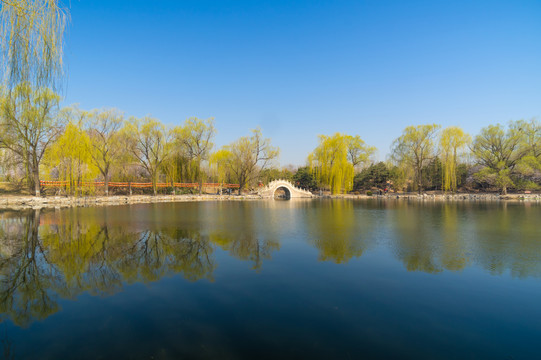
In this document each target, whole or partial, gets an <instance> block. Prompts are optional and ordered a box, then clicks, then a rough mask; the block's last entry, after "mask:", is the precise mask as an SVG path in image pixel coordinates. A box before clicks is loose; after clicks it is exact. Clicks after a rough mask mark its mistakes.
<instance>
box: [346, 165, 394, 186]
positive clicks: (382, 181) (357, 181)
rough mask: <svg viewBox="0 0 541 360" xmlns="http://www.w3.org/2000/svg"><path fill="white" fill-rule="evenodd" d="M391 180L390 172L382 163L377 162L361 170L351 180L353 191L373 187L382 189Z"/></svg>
mask: <svg viewBox="0 0 541 360" xmlns="http://www.w3.org/2000/svg"><path fill="white" fill-rule="evenodd" d="M390 179H391V172H390V170H389V169H388V167H387V165H386V164H385V163H384V162H381V161H380V162H378V163H376V164H372V165H370V166H369V167H367V168H365V169H363V170H362V171H361V172H360V173H359V174H357V175H355V178H354V179H353V183H354V185H353V189H354V190H364V189H371V188H373V187H377V188H381V189H384V188H386V187H387V186H388V185H387V182H388V181H389V180H390Z"/></svg>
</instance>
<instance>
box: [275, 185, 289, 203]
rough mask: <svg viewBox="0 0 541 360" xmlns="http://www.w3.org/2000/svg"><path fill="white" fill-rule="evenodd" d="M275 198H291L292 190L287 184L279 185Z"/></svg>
mask: <svg viewBox="0 0 541 360" xmlns="http://www.w3.org/2000/svg"><path fill="white" fill-rule="evenodd" d="M274 198H275V199H279V200H289V199H291V191H290V190H289V189H288V188H287V187H285V186H279V187H277V188H276V190H274Z"/></svg>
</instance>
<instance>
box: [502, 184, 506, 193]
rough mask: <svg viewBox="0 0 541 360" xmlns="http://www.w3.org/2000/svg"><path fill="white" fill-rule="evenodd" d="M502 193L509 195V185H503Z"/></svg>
mask: <svg viewBox="0 0 541 360" xmlns="http://www.w3.org/2000/svg"><path fill="white" fill-rule="evenodd" d="M502 195H507V185H504V186H503V187H502Z"/></svg>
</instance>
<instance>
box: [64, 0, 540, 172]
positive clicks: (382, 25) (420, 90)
mask: <svg viewBox="0 0 541 360" xmlns="http://www.w3.org/2000/svg"><path fill="white" fill-rule="evenodd" d="M70 11H71V25H70V28H69V33H68V35H67V41H66V45H67V48H66V62H67V65H68V68H67V70H68V75H69V77H68V80H67V86H66V87H65V90H64V95H65V103H66V104H71V103H78V104H80V106H81V108H83V109H93V108H102V107H116V108H119V109H121V110H123V111H124V112H125V113H126V114H127V115H134V116H144V115H152V116H154V117H156V118H158V119H160V120H161V121H162V122H164V123H165V124H167V125H171V126H172V125H179V124H181V123H183V122H184V120H185V119H186V118H187V117H191V116H197V117H199V118H207V117H214V118H215V121H216V126H217V128H218V134H217V137H216V144H217V145H220V146H221V145H224V144H227V143H229V142H231V141H233V140H235V139H236V138H238V137H239V136H242V135H248V134H249V132H250V129H252V128H255V127H257V126H260V127H261V129H262V131H263V134H264V135H265V136H268V137H271V138H272V141H273V144H274V145H277V146H279V147H280V148H281V151H282V154H281V158H280V164H281V165H287V164H294V165H303V164H304V163H305V160H306V157H307V155H308V153H309V152H310V151H312V149H313V148H314V147H315V146H316V145H317V135H318V134H332V133H335V132H344V133H348V134H351V135H360V136H361V137H362V138H363V139H364V140H365V141H366V142H367V143H368V144H370V145H374V146H376V147H378V149H379V151H378V155H379V158H380V159H385V157H386V155H387V154H388V152H389V149H390V145H391V143H392V141H393V139H394V138H396V137H398V136H400V133H401V132H402V129H403V128H404V127H406V126H408V125H417V124H425V123H438V124H441V125H443V126H448V125H458V126H461V127H463V128H464V129H465V130H466V131H468V132H470V133H471V134H472V135H475V134H476V133H477V132H478V131H479V130H480V129H481V128H482V127H483V126H486V125H488V124H491V123H506V122H508V121H509V120H517V119H530V118H532V117H536V118H541V1H539V0H536V1H527V0H520V1H518V0H509V1H498V0H488V1H472V0H466V1H458V0H454V1H438V0H430V1H414V0H408V1H403V0H397V1H385V0H374V1H360V0H358V1H317V0H307V1H294V0H289V1H278V0H275V1H261V0H259V1H255V0H254V1H241V0H216V1H206V0H189V1H184V0H170V1H166V0H163V1H158V0H154V1H148V0H145V1H142V0H126V1H115V0H92V1H90V0H71V5H70Z"/></svg>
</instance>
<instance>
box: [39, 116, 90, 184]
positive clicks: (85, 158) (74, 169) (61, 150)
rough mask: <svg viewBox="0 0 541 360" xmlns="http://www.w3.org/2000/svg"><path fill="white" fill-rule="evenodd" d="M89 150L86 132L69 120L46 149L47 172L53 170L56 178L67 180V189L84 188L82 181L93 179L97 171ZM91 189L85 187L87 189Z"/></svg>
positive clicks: (88, 139)
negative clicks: (60, 134)
mask: <svg viewBox="0 0 541 360" xmlns="http://www.w3.org/2000/svg"><path fill="white" fill-rule="evenodd" d="M91 151H92V145H91V143H90V138H89V136H88V134H87V133H86V132H85V131H83V130H82V129H81V127H80V125H79V124H76V123H72V122H70V123H69V124H68V125H67V126H66V130H65V131H64V133H63V134H62V136H60V137H59V138H58V140H57V141H56V142H55V143H54V144H53V145H52V146H51V148H50V149H49V150H48V151H47V154H46V158H45V164H46V167H47V169H48V170H49V174H51V173H53V172H55V173H56V174H57V177H58V179H61V180H65V181H68V182H69V185H68V190H69V191H70V192H71V193H72V194H76V189H78V188H84V186H83V182H89V181H93V180H94V179H95V177H96V176H97V175H98V173H99V172H98V169H97V168H96V166H94V164H93V162H92V154H91ZM92 189H93V188H91V187H90V188H87V191H91V190H92Z"/></svg>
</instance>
